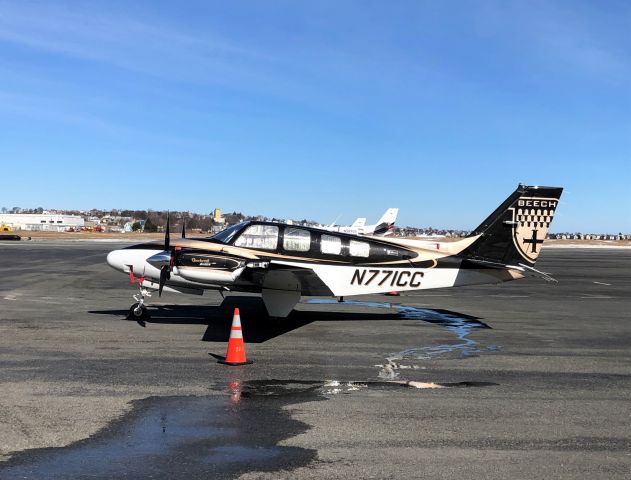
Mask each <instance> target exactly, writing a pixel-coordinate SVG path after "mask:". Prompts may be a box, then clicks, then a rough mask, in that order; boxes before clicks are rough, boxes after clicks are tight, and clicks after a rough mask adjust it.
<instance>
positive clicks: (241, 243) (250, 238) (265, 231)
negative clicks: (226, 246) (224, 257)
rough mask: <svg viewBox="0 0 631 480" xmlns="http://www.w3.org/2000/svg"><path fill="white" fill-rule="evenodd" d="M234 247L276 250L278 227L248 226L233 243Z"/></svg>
mask: <svg viewBox="0 0 631 480" xmlns="http://www.w3.org/2000/svg"><path fill="white" fill-rule="evenodd" d="M234 245H235V247H247V248H261V249H263V250H276V247H277V246H278V226H276V225H250V226H249V227H248V228H247V229H246V230H245V231H244V232H243V233H242V234H241V235H240V236H239V238H237V241H236V242H234Z"/></svg>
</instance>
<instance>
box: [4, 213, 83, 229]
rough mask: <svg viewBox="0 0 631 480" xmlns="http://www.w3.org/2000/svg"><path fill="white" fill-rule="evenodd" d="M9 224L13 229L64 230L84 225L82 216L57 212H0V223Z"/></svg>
mask: <svg viewBox="0 0 631 480" xmlns="http://www.w3.org/2000/svg"><path fill="white" fill-rule="evenodd" d="M2 224H4V225H10V226H11V227H12V228H13V229H14V230H45V231H50V232H65V231H66V230H68V229H70V228H73V229H75V230H78V229H80V228H81V227H83V226H84V220H83V217H80V216H78V215H61V214H58V213H43V214H38V213H32V214H31V213H0V225H2Z"/></svg>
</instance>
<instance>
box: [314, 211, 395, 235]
mask: <svg viewBox="0 0 631 480" xmlns="http://www.w3.org/2000/svg"><path fill="white" fill-rule="evenodd" d="M398 214H399V209H398V208H389V209H388V210H386V212H385V213H384V214H383V215H382V216H381V218H380V219H379V220H377V223H375V224H374V225H366V219H365V218H363V217H360V218H358V219H356V220H355V221H354V222H353V224H352V225H350V226H338V225H334V224H332V225H328V226H326V225H321V226H319V227H317V228H320V229H322V230H328V231H329V232H340V233H349V234H351V235H378V236H385V235H389V234H390V233H392V229H393V228H394V222H396V221H397V215H398Z"/></svg>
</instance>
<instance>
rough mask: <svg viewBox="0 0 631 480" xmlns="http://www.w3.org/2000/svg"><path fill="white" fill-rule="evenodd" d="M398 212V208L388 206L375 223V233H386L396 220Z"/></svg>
mask: <svg viewBox="0 0 631 480" xmlns="http://www.w3.org/2000/svg"><path fill="white" fill-rule="evenodd" d="M398 214H399V209H398V208H389V209H388V210H386V213H384V214H383V215H382V217H381V218H380V219H379V220H378V221H377V223H376V224H375V231H374V234H375V235H384V234H386V233H387V232H388V231H389V230H390V228H391V227H392V226H393V225H394V222H396V221H397V215H398Z"/></svg>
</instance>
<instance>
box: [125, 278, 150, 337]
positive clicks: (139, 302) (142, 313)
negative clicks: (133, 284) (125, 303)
mask: <svg viewBox="0 0 631 480" xmlns="http://www.w3.org/2000/svg"><path fill="white" fill-rule="evenodd" d="M138 288H139V292H138V294H137V295H134V300H136V303H134V304H133V305H132V306H131V307H129V313H128V314H127V320H136V321H137V322H138V324H139V325H140V326H142V327H144V326H146V324H145V320H147V319H148V318H150V316H149V312H148V311H147V307H146V306H145V297H151V293H150V292H149V290H147V289H146V288H143V286H142V283H139V285H138Z"/></svg>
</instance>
